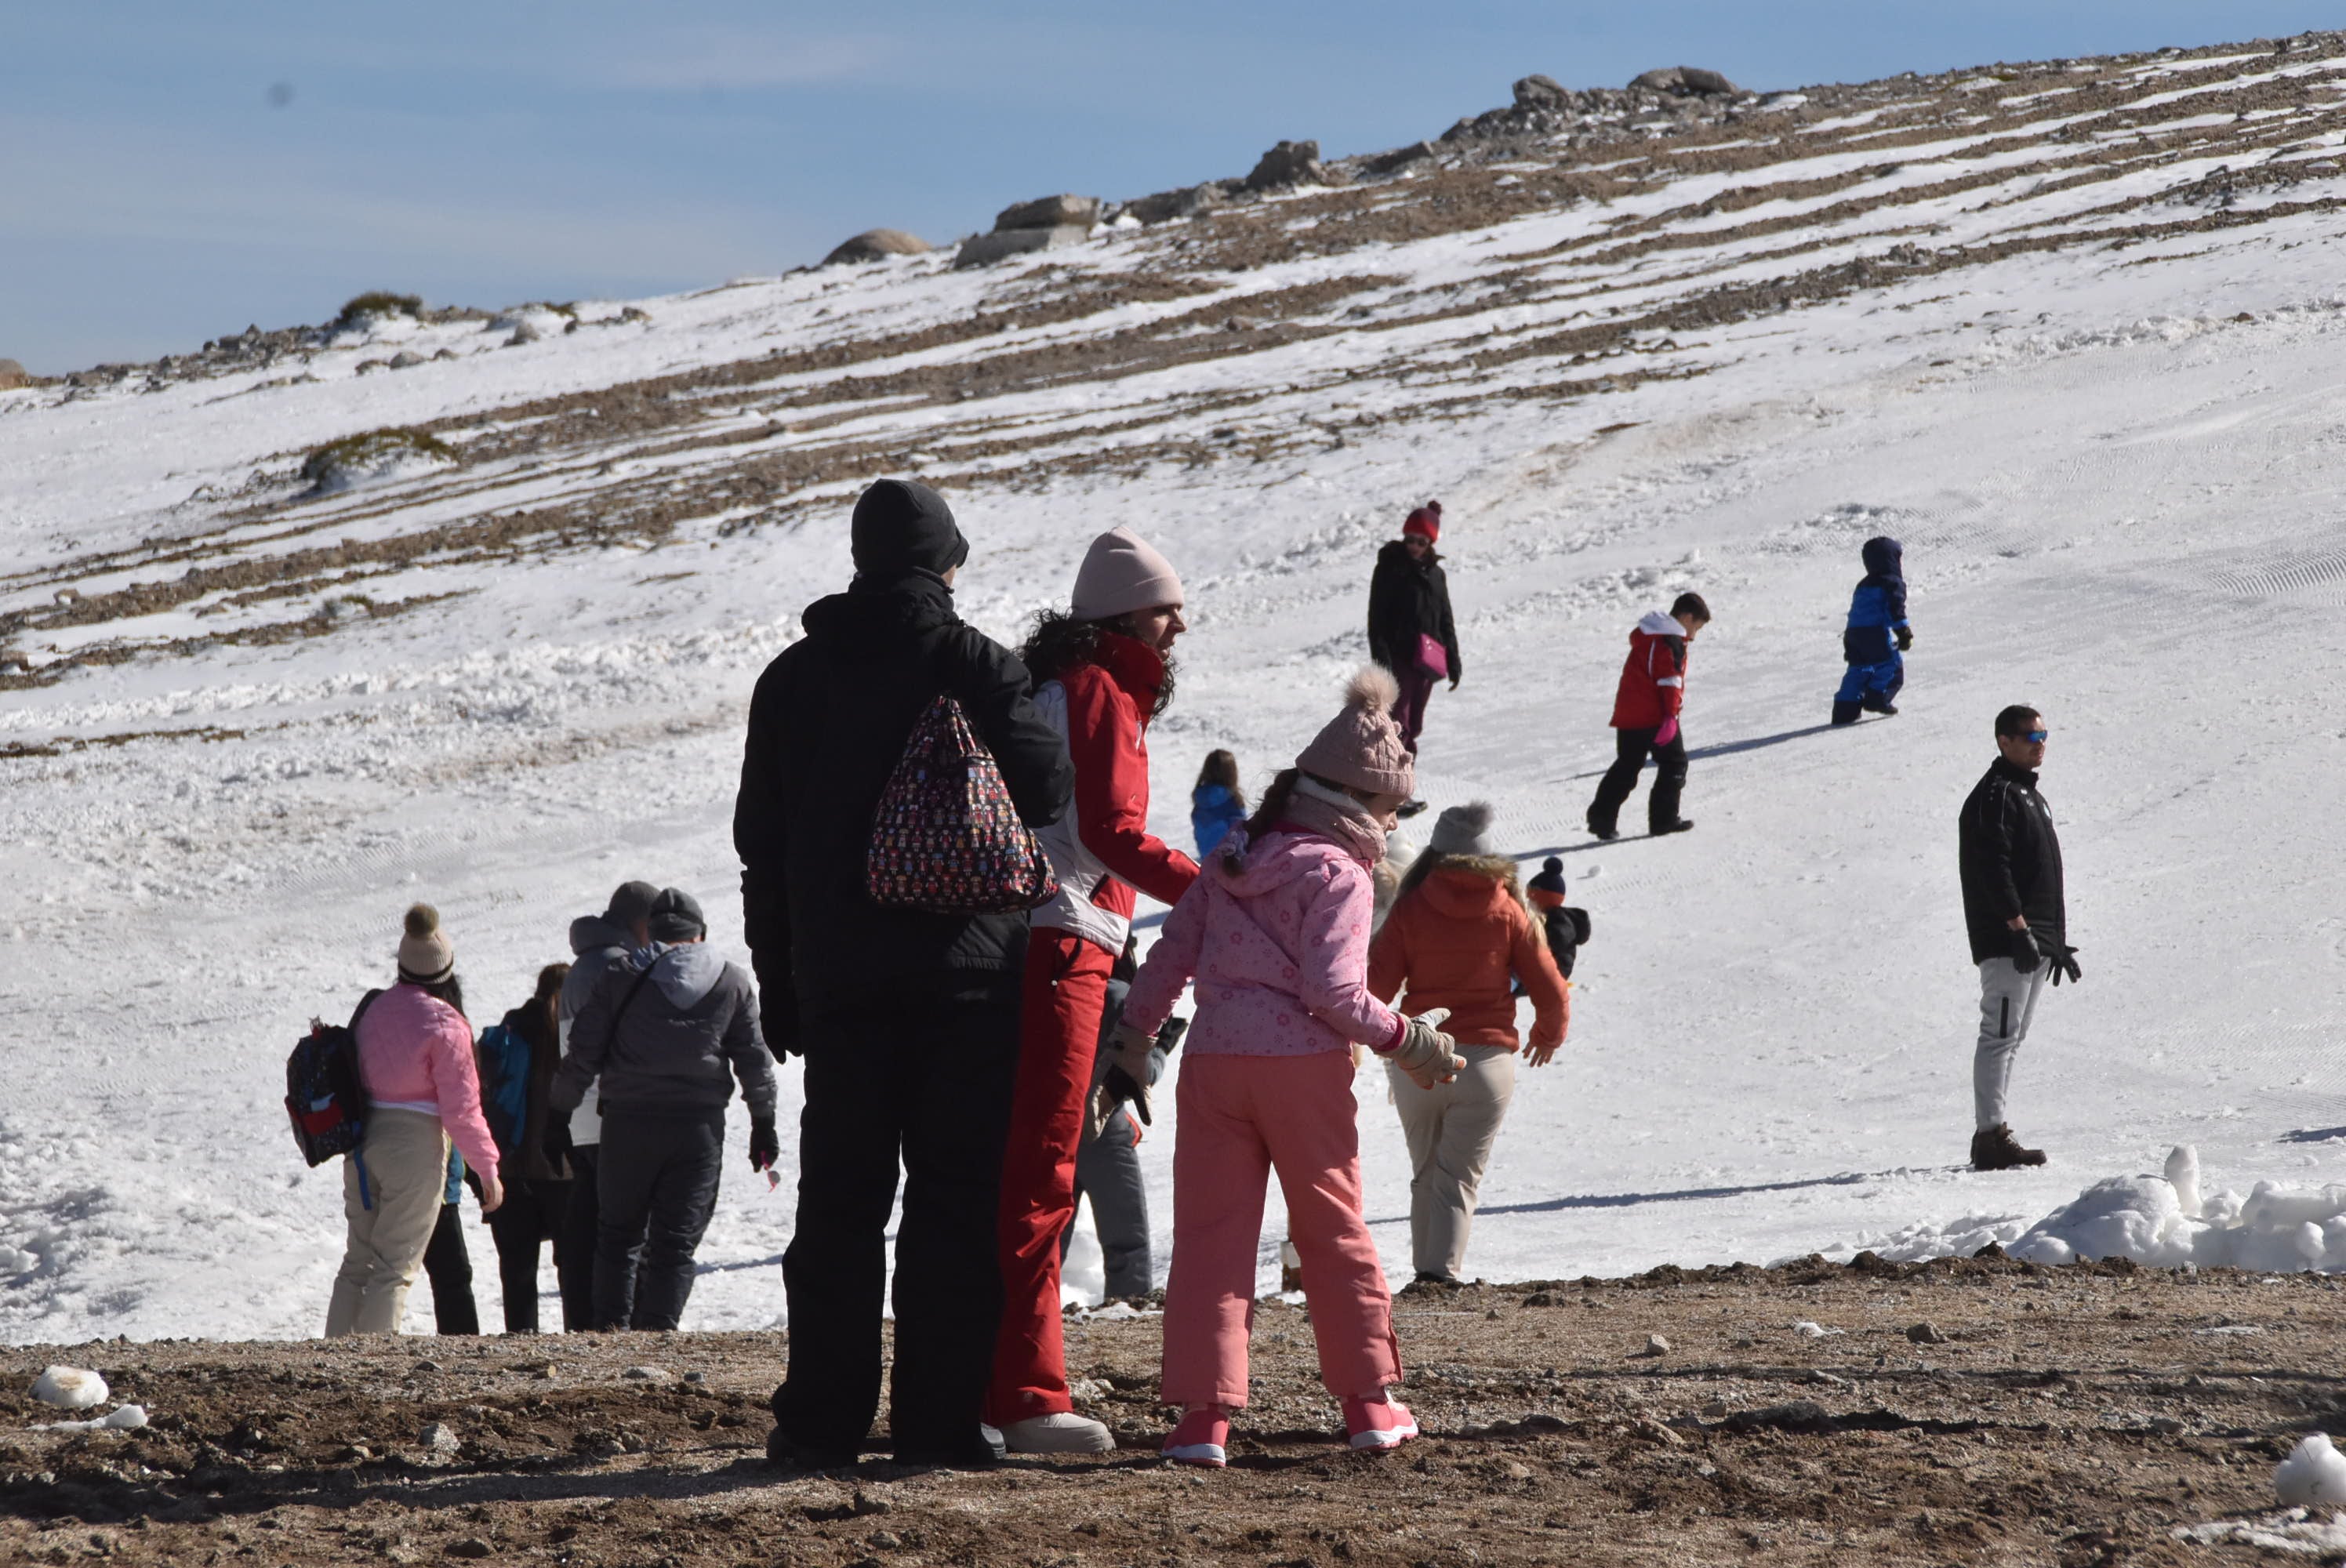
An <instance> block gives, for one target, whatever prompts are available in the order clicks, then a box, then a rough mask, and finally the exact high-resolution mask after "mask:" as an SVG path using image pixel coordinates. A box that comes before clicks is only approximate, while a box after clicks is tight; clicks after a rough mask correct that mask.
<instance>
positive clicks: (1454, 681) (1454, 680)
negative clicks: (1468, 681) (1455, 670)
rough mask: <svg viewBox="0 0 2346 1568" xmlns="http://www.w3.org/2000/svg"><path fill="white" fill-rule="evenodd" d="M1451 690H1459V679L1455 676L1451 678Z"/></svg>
mask: <svg viewBox="0 0 2346 1568" xmlns="http://www.w3.org/2000/svg"><path fill="white" fill-rule="evenodd" d="M1450 689H1451V690H1453V691H1456V690H1457V689H1458V677H1456V676H1452V677H1450Z"/></svg>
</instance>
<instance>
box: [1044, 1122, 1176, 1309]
mask: <svg viewBox="0 0 2346 1568" xmlns="http://www.w3.org/2000/svg"><path fill="white" fill-rule="evenodd" d="M1076 1192H1077V1193H1079V1194H1081V1195H1082V1196H1085V1197H1088V1198H1090V1199H1091V1200H1092V1225H1093V1226H1094V1227H1095V1228H1096V1229H1097V1230H1098V1231H1099V1243H1100V1253H1101V1255H1102V1257H1103V1259H1104V1261H1105V1262H1106V1263H1107V1293H1108V1296H1109V1297H1110V1298H1112V1299H1120V1298H1126V1297H1132V1296H1146V1295H1148V1286H1149V1272H1150V1269H1151V1267H1152V1265H1153V1264H1154V1261H1155V1260H1154V1259H1153V1258H1152V1257H1150V1256H1149V1245H1148V1186H1147V1185H1146V1184H1145V1183H1143V1182H1142V1180H1141V1179H1140V1139H1139V1137H1138V1136H1137V1133H1136V1129H1135V1128H1134V1126H1133V1125H1132V1120H1131V1118H1130V1117H1129V1116H1128V1115H1127V1114H1126V1113H1125V1112H1123V1111H1122V1110H1118V1111H1117V1113H1116V1115H1112V1116H1110V1117H1109V1118H1108V1119H1107V1127H1106V1128H1105V1129H1104V1130H1103V1131H1102V1132H1101V1134H1100V1135H1099V1136H1098V1137H1096V1138H1086V1139H1085V1140H1084V1141H1083V1142H1082V1143H1080V1144H1078V1145H1076ZM1073 1229H1074V1227H1072V1226H1071V1227H1068V1230H1069V1232H1072V1231H1073ZM1059 1247H1060V1255H1061V1256H1062V1257H1064V1256H1066V1235H1065V1234H1063V1235H1062V1236H1061V1237H1060V1241H1059Z"/></svg>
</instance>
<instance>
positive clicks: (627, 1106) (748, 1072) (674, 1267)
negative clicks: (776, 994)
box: [552, 888, 781, 1329]
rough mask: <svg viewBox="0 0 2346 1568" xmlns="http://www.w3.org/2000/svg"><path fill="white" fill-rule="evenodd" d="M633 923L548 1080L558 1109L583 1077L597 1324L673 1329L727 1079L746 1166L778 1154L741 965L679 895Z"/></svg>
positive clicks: (716, 1148)
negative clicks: (592, 1139)
mask: <svg viewBox="0 0 2346 1568" xmlns="http://www.w3.org/2000/svg"><path fill="white" fill-rule="evenodd" d="M646 925H647V926H648V930H649V932H650V935H651V941H650V942H648V943H647V944H646V945H644V946H643V947H640V948H637V949H636V950H635V951H634V952H630V953H628V954H627V959H626V962H624V963H622V964H621V965H620V966H619V967H617V968H615V969H613V970H611V971H610V972H608V973H607V974H605V975H604V977H603V978H602V980H600V981H599V982H597V984H596V986H595V990H594V993H593V994H592V995H590V996H589V997H588V998H587V999H586V1005H585V1006H584V1007H582V1008H580V1009H579V1012H578V1016H577V1019H576V1022H575V1023H573V1025H572V1027H571V1031H570V1045H569V1049H568V1050H567V1051H566V1053H565V1054H564V1055H563V1058H562V1066H561V1067H560V1069H559V1070H558V1071H556V1074H555V1077H554V1092H553V1095H552V1101H553V1104H554V1105H555V1107H556V1109H558V1110H568V1109H570V1108H572V1107H573V1106H576V1105H578V1104H579V1103H580V1102H581V1101H582V1100H583V1099H584V1098H585V1097H586V1090H587V1085H588V1084H597V1097H598V1100H599V1102H600V1109H601V1112H602V1118H603V1142H602V1149H601V1156H600V1159H599V1161H598V1162H597V1168H596V1185H597V1187H598V1188H599V1189H600V1192H599V1195H598V1196H599V1199H600V1202H601V1206H602V1216H601V1224H600V1226H599V1227H597V1232H596V1237H595V1317H594V1326H595V1327H596V1328H597V1329H627V1328H635V1329H673V1328H675V1327H676V1326H677V1319H678V1318H680V1317H681V1316H683V1313H684V1304H685V1300H686V1298H688V1297H689V1296H690V1295H691V1294H692V1259H693V1254H694V1253H695V1252H697V1251H698V1250H699V1247H700V1237H701V1234H702V1232H704V1231H706V1230H707V1229H708V1228H709V1215H710V1214H711V1213H712V1212H714V1210H715V1209H716V1207H717V1187H718V1166H719V1163H720V1162H721V1160H722V1158H723V1156H724V1152H725V1106H726V1103H727V1102H728V1101H729V1100H731V1099H732V1097H733V1080H734V1079H737V1078H738V1079H739V1081H740V1084H741V1097H742V1099H744V1100H746V1101H747V1102H748V1103H749V1106H750V1168H751V1169H753V1170H764V1169H765V1168H766V1167H767V1166H770V1165H772V1164H773V1163H774V1161H775V1159H776V1158H777V1157H778V1156H780V1152H781V1148H780V1138H779V1136H778V1135H777V1134H776V1132H775V1128H774V1058H773V1054H772V1053H771V1052H770V1051H768V1050H767V1048H766V1042H765V1038H764V1036H763V1035H762V1034H761V1033H760V1032H759V1028H758V1000H757V995H756V993H754V992H753V991H752V990H751V989H750V977H749V975H748V974H747V973H746V972H744V971H743V970H742V969H741V968H740V966H739V965H738V964H732V963H728V962H725V961H724V960H723V959H721V958H719V956H718V955H717V954H716V953H714V952H710V951H709V947H708V945H707V942H706V939H707V937H708V934H709V924H708V921H705V920H704V919H703V918H702V917H701V913H700V905H699V903H697V902H695V901H694V900H693V898H692V896H691V895H690V894H689V893H686V892H682V891H678V889H675V888H668V889H664V890H662V891H661V892H660V895H659V897H658V899H656V900H654V901H653V902H652V907H651V913H650V916H649V917H648V920H647V921H646ZM598 1074H599V1079H598Z"/></svg>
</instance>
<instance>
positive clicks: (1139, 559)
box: [1072, 528, 1181, 621]
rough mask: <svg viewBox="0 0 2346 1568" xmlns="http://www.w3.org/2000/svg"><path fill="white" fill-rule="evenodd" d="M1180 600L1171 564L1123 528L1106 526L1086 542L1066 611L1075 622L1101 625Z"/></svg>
mask: <svg viewBox="0 0 2346 1568" xmlns="http://www.w3.org/2000/svg"><path fill="white" fill-rule="evenodd" d="M1180 602H1181V579H1180V578H1179V577H1178V576H1176V575H1174V574H1173V563H1172V562H1170V561H1168V560H1167V559H1166V558H1165V557H1164V556H1163V555H1158V553H1157V551H1156V550H1155V549H1154V548H1153V547H1151V545H1149V544H1148V541H1147V540H1145V539H1143V538H1142V537H1141V536H1140V535H1137V534H1136V533H1134V532H1133V531H1132V530H1131V529H1129V528H1111V529H1109V530H1108V531H1107V533H1105V534H1103V535H1100V536H1099V537H1098V538H1096V539H1095V540H1093V541H1092V547H1091V548H1090V549H1089V550H1088V551H1086V552H1085V555H1084V565H1083V569H1082V570H1080V571H1078V572H1077V573H1076V599H1075V604H1074V606H1072V608H1073V609H1074V611H1075V616H1076V619H1077V620H1079V621H1104V620H1107V619H1108V618H1109V617H1111V616H1121V615H1127V614H1129V613H1130V612H1131V611H1134V610H1153V609H1155V608H1156V607H1157V606H1159V605H1178V604H1179V603H1180Z"/></svg>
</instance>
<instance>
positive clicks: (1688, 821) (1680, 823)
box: [1653, 817, 1694, 839]
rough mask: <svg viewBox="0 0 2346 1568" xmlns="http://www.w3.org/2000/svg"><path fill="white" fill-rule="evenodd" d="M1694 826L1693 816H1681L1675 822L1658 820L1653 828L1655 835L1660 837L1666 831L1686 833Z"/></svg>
mask: <svg viewBox="0 0 2346 1568" xmlns="http://www.w3.org/2000/svg"><path fill="white" fill-rule="evenodd" d="M1693 827H1694V819H1693V818H1691V817H1680V818H1679V819H1678V820H1677V821H1675V822H1657V823H1655V824H1654V826H1653V835H1654V837H1655V838H1657V839H1658V838H1660V837H1661V836H1662V835H1663V834H1665V833H1684V832H1687V831H1689V830H1691V829H1692V828H1693Z"/></svg>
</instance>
